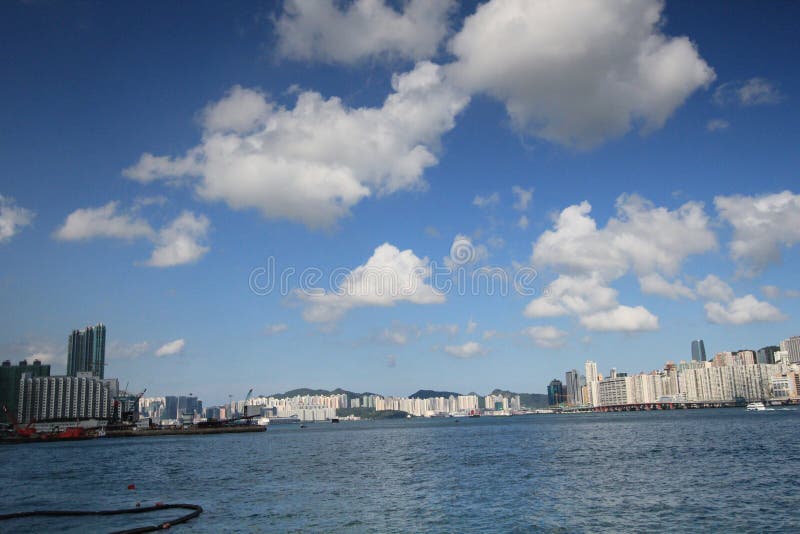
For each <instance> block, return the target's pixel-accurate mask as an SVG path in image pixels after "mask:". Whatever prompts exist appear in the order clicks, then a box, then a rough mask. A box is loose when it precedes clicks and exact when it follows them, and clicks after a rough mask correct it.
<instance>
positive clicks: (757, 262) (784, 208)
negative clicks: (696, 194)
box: [714, 191, 800, 276]
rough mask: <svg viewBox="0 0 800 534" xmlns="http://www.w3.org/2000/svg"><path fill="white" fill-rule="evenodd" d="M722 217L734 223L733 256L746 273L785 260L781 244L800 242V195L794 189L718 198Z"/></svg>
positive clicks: (761, 269)
mask: <svg viewBox="0 0 800 534" xmlns="http://www.w3.org/2000/svg"><path fill="white" fill-rule="evenodd" d="M714 205H715V206H716V207H717V211H718V212H719V215H720V217H721V218H722V219H723V220H724V221H726V222H727V223H728V224H730V225H731V226H732V227H733V240H732V241H731V243H730V251H731V257H732V258H733V259H734V260H736V261H737V262H738V263H739V265H740V270H741V273H742V274H746V275H751V276H752V275H756V274H758V273H760V272H761V271H763V270H764V269H765V268H766V267H767V266H768V265H770V264H773V263H778V262H780V260H781V246H782V245H783V246H787V247H789V246H792V245H794V244H795V243H798V242H800V195H796V194H794V193H792V192H791V191H783V192H781V193H775V194H769V195H761V196H742V195H735V196H729V197H724V196H718V197H715V198H714Z"/></svg>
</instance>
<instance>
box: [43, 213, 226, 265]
mask: <svg viewBox="0 0 800 534" xmlns="http://www.w3.org/2000/svg"><path fill="white" fill-rule="evenodd" d="M157 202H158V201H157V200H155V201H153V202H151V203H141V202H138V201H137V203H136V206H143V205H150V204H152V203H157ZM118 207H119V202H116V201H114V202H109V203H108V204H106V205H105V206H101V207H99V208H81V209H77V210H75V211H73V212H72V213H70V214H69V215H68V216H67V218H66V220H65V221H64V224H62V225H61V227H59V228H58V229H57V230H56V231H55V232H54V233H53V236H54V237H55V238H56V239H60V240H62V241H86V240H90V239H95V238H98V237H104V238H114V239H126V240H129V241H130V240H133V239H137V238H145V239H148V240H149V241H151V242H152V243H153V244H154V245H155V248H154V249H153V252H152V254H151V256H150V259H149V260H148V261H147V262H145V265H150V266H152V267H173V266H175V265H182V264H185V263H193V262H195V261H197V260H198V259H200V258H201V257H202V256H203V255H205V254H206V253H207V252H208V251H209V250H210V248H209V247H208V246H206V245H204V244H202V243H203V241H205V238H206V234H207V232H208V228H209V225H210V223H209V220H208V218H206V217H205V216H204V215H195V214H194V213H192V212H190V211H184V212H183V213H181V214H180V215H179V216H178V217H177V218H175V219H174V220H173V221H172V222H170V223H169V224H168V225H167V226H165V227H163V228H161V229H160V230H159V231H158V232H156V231H155V230H154V229H153V227H152V226H150V223H148V222H147V221H145V220H144V219H140V218H136V217H135V216H134V215H133V212H135V211H136V209H137V208H136V207H134V210H133V212H131V213H125V212H122V211H120V210H118Z"/></svg>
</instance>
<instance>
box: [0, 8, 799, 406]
mask: <svg viewBox="0 0 800 534" xmlns="http://www.w3.org/2000/svg"><path fill="white" fill-rule="evenodd" d="M798 20H800V5H798V4H797V3H792V2H780V1H778V2H769V3H764V2H755V1H753V2H748V1H742V2H735V3H730V2H716V1H708V2H699V3H698V2H677V1H675V2H666V3H662V2H657V1H649V0H641V1H638V2H593V1H582V0H575V1H573V2H546V1H544V0H488V1H486V2H480V3H476V2H468V3H454V2H451V1H449V0H437V1H429V0H410V1H408V2H390V3H384V2H383V1H382V0H355V1H352V2H328V1H323V0H318V1H317V0H314V1H301V0H287V1H285V2H264V3H256V2H244V1H241V2H229V3H225V4H220V3H218V2H193V3H192V4H191V5H187V4H185V3H180V2H158V3H157V2H151V3H128V4H126V3H119V2H116V3H108V4H103V3H95V2H61V1H55V0H33V1H25V2H13V1H12V2H4V3H3V5H2V7H0V35H2V36H3V37H2V42H3V46H2V47H0V75H1V76H2V80H3V83H2V84H0V117H1V119H0V120H2V128H0V301H2V306H1V307H0V358H2V359H11V360H14V361H16V360H20V359H23V358H28V359H29V360H30V359H32V358H39V359H41V360H42V361H43V362H45V363H50V364H51V365H53V373H54V374H55V373H63V372H64V369H65V367H66V350H67V347H66V345H67V337H68V335H69V333H70V331H71V330H72V329H75V328H83V327H85V326H86V325H90V324H96V323H99V322H102V323H104V324H105V325H106V327H107V329H108V331H107V349H106V360H107V362H106V363H107V366H106V376H107V377H112V376H113V377H118V378H119V379H120V382H121V385H123V386H124V385H126V384H127V385H128V387H129V389H130V390H132V391H141V390H143V389H145V388H147V392H148V393H147V394H148V396H149V395H167V394H172V395H181V394H184V395H185V394H189V393H193V394H196V395H199V396H200V397H201V398H202V399H203V401H204V402H206V404H207V405H211V404H213V403H222V402H226V401H227V400H228V396H229V395H233V396H234V397H235V398H243V397H244V395H245V393H246V392H247V390H248V389H250V388H254V389H255V393H256V394H270V393H276V392H282V391H285V390H288V389H291V388H296V387H315V388H331V389H332V388H335V387H343V388H346V389H350V390H354V391H372V392H377V393H382V394H387V395H408V394H411V393H412V392H414V391H416V390H417V389H420V388H424V389H443V390H449V391H460V392H470V391H474V392H478V393H481V394H485V393H488V392H489V391H491V390H492V389H494V388H503V389H508V390H512V391H519V392H543V391H545V388H546V384H547V383H548V382H549V381H550V380H551V379H552V378H555V377H563V374H564V372H565V371H566V370H568V369H571V368H578V369H582V367H583V362H584V361H585V360H587V359H592V360H595V361H596V362H597V363H598V367H599V369H600V371H601V372H602V373H607V372H608V370H609V369H610V368H611V367H616V368H617V369H619V370H624V371H627V372H630V373H634V372H639V371H648V370H651V369H658V368H661V367H662V366H663V364H664V363H665V362H666V361H668V360H672V361H680V360H682V359H689V358H690V356H691V352H690V343H691V341H692V340H693V339H698V338H701V339H704V340H705V346H706V351H707V352H708V353H710V354H712V355H713V354H715V353H716V352H720V351H725V350H737V349H742V348H751V349H757V348H760V347H762V346H766V345H773V344H778V343H779V342H780V341H781V340H782V339H785V338H788V337H789V336H792V335H797V334H798V333H800V332H798V329H797V326H796V324H797V323H796V319H797V317H798V314H800V298H799V297H800V282H799V281H798V279H797V276H796V272H797V268H796V266H797V264H798V259H799V258H800V250H798V247H797V246H795V245H797V243H798V242H800V188H798V177H797V169H798V166H799V165H798V164H800V152H799V151H798V150H797V147H798V141H800V131H798V128H797V124H798V122H800V113H798V110H799V108H798V106H797V104H796V102H797V100H796V97H797V95H798V94H800V79H799V78H798V70H797V68H796V66H797V59H796V58H797V57H798V56H800V41H798V40H797V21H798Z"/></svg>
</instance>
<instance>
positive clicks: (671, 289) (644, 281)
mask: <svg viewBox="0 0 800 534" xmlns="http://www.w3.org/2000/svg"><path fill="white" fill-rule="evenodd" d="M639 287H640V288H641V290H642V293H647V294H650V295H660V296H662V297H667V298H670V299H673V300H678V299H681V298H685V299H689V300H694V299H695V295H694V292H693V291H692V290H691V289H690V288H688V287H686V285H684V283H683V282H681V281H680V280H675V281H674V282H668V281H667V280H665V279H664V277H663V276H661V275H660V274H658V273H650V274H648V275H645V276H640V277H639Z"/></svg>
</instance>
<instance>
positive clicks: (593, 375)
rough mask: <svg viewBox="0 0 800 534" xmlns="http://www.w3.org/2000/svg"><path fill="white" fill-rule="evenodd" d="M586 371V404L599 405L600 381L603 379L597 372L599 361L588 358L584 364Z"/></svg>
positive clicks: (584, 400)
mask: <svg viewBox="0 0 800 534" xmlns="http://www.w3.org/2000/svg"><path fill="white" fill-rule="evenodd" d="M583 366H584V371H585V373H586V393H587V396H586V397H584V398H583V402H584V404H588V405H589V406H598V405H599V393H598V382H599V381H600V380H601V378H600V376H599V375H598V374H597V363H595V362H593V361H592V360H586V362H585V363H584V364H583Z"/></svg>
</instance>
